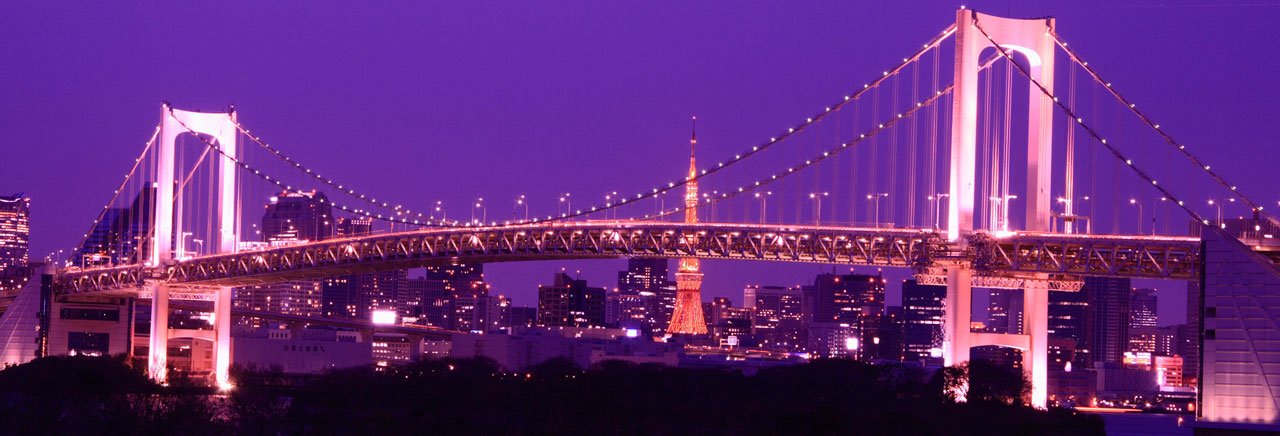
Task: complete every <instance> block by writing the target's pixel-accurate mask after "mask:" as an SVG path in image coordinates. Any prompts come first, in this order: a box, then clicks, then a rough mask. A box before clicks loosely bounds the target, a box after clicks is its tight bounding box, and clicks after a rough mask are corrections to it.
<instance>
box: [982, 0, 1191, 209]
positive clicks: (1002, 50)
mask: <svg viewBox="0 0 1280 436" xmlns="http://www.w3.org/2000/svg"><path fill="white" fill-rule="evenodd" d="M973 27H974V28H976V29H978V32H980V33H982V36H984V37H986V38H987V41H990V42H991V45H992V46H994V47H995V48H996V51H997V52H999V53H1000V55H1001V56H1003V57H1004V58H1005V59H1007V60H1008V61H1009V63H1011V64H1013V66H1014V67H1015V68H1017V69H1018V72H1019V73H1020V74H1022V76H1023V77H1026V78H1027V80H1030V81H1031V83H1032V84H1034V85H1035V86H1036V88H1037V89H1039V90H1040V93H1042V94H1044V95H1045V97H1046V98H1048V99H1049V100H1052V101H1053V104H1054V105H1056V106H1058V108H1060V109H1062V111H1063V112H1064V113H1066V114H1067V116H1069V117H1071V119H1072V120H1076V124H1079V125H1080V127H1081V128H1083V129H1084V130H1085V132H1087V133H1088V134H1089V136H1090V137H1092V138H1093V139H1094V141H1097V142H1098V143H1099V144H1102V146H1103V147H1106V148H1107V150H1108V151H1110V152H1111V155H1112V156H1115V157H1116V159H1119V160H1120V162H1121V163H1124V164H1125V165H1126V166H1128V167H1129V168H1130V169H1132V170H1133V171H1134V173H1136V174H1137V175H1138V177H1139V178H1141V179H1142V180H1144V181H1146V182H1147V183H1150V184H1151V186H1154V187H1155V188H1156V190H1157V191H1160V193H1161V194H1164V196H1166V197H1168V198H1169V200H1171V201H1173V202H1175V203H1176V204H1177V205H1178V207H1179V208H1182V210H1183V211H1184V212H1186V213H1187V214H1188V215H1191V217H1192V218H1194V219H1195V220H1196V221H1198V222H1204V221H1205V220H1204V218H1203V217H1201V216H1200V214H1199V213H1196V211H1194V210H1192V209H1191V207H1190V206H1187V205H1186V203H1184V202H1183V201H1182V200H1178V198H1177V197H1176V196H1174V195H1173V193H1172V192H1169V190H1168V189H1166V188H1165V187H1164V186H1161V185H1160V184H1159V183H1156V180H1155V179H1153V178H1151V176H1149V175H1147V173H1146V172H1145V171H1143V170H1142V169H1141V168H1139V167H1138V166H1137V165H1134V164H1133V160H1131V159H1129V158H1126V157H1125V156H1124V154H1123V153H1121V152H1120V150H1118V149H1116V147H1114V146H1113V145H1112V144H1110V143H1108V142H1107V141H1106V140H1105V139H1103V138H1102V135H1101V134H1099V133H1098V131H1097V130H1094V129H1093V127H1091V126H1089V125H1088V124H1085V123H1084V121H1083V118H1080V117H1078V116H1076V113H1075V111H1073V110H1071V108H1070V107H1068V106H1067V105H1066V103H1063V102H1062V101H1059V99H1058V98H1057V97H1056V96H1054V95H1053V92H1050V91H1049V90H1048V89H1047V88H1045V87H1044V85H1043V84H1041V83H1040V81H1038V80H1036V79H1035V78H1034V77H1032V76H1031V73H1030V72H1029V71H1027V70H1026V68H1024V67H1023V66H1022V65H1021V64H1018V63H1017V62H1015V61H1014V59H1013V55H1011V54H1009V50H1008V49H1006V48H1005V47H1004V46H1002V45H1000V44H999V43H997V42H996V40H995V39H993V38H992V37H991V35H990V34H988V33H987V31H986V30H985V29H983V28H982V24H981V23H980V22H979V21H978V19H977V18H976V17H975V18H974V21H973Z"/></svg>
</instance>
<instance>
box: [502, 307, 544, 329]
mask: <svg viewBox="0 0 1280 436" xmlns="http://www.w3.org/2000/svg"><path fill="white" fill-rule="evenodd" d="M507 312H508V313H509V314H510V315H509V320H510V321H509V322H508V324H509V325H510V326H511V329H512V331H518V330H519V329H521V328H529V327H533V326H536V325H538V308H536V307H525V306H510V307H508V308H507Z"/></svg>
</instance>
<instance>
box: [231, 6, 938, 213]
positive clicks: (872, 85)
mask: <svg viewBox="0 0 1280 436" xmlns="http://www.w3.org/2000/svg"><path fill="white" fill-rule="evenodd" d="M954 33H955V25H951V26H949V27H947V28H946V29H944V30H943V31H942V32H940V33H939V34H938V35H937V36H935V37H934V38H932V39H930V40H929V41H928V42H926V43H925V44H923V45H922V46H921V48H920V49H919V50H917V51H916V52H915V53H913V54H912V55H911V56H908V57H905V58H903V59H902V62H901V63H899V64H897V65H895V66H894V67H893V68H889V69H887V70H884V71H883V72H882V74H881V76H880V77H878V78H876V79H875V80H874V81H871V82H868V83H865V84H863V85H862V88H861V89H859V90H858V91H856V92H854V93H852V94H849V95H846V96H844V98H843V99H842V100H840V101H838V102H837V103H835V104H833V105H831V106H827V107H825V108H824V109H823V110H822V111H821V112H819V113H817V114H815V115H813V116H811V117H808V118H806V119H805V120H804V121H802V122H801V123H799V124H797V125H796V126H794V127H791V128H788V129H787V131H785V132H783V133H781V134H779V135H777V136H774V137H771V138H769V140H768V141H766V142H764V143H763V144H760V145H756V146H752V147H751V148H750V149H748V150H744V151H742V152H741V153H737V154H735V155H734V156H733V157H732V158H730V159H727V160H723V161H720V162H718V163H716V164H714V165H711V166H709V167H707V168H704V169H701V170H699V171H697V174H696V175H695V176H694V177H692V178H688V179H682V180H678V181H672V182H669V183H667V184H666V186H665V187H661V186H660V187H655V188H653V189H651V190H650V191H648V192H639V193H636V194H635V195H632V196H619V197H618V198H619V200H618V201H616V202H613V201H610V202H605V203H602V204H597V205H593V206H590V207H587V208H582V209H576V210H570V211H566V212H565V213H561V214H560V215H559V216H555V215H547V216H546V218H544V219H542V218H536V217H535V218H532V219H528V220H515V221H514V222H515V223H526V222H539V221H556V220H563V219H571V218H576V217H580V216H585V215H588V214H592V213H596V212H602V211H606V210H609V209H614V208H617V207H622V206H625V205H628V204H632V203H634V202H636V201H639V200H644V199H647V198H652V197H654V196H657V195H661V194H663V193H666V192H667V191H671V190H674V189H677V188H680V187H682V186H684V184H685V183H688V182H690V181H694V180H700V179H701V178H702V177H705V176H707V175H711V174H714V173H715V172H717V171H720V170H722V169H724V168H727V167H729V166H730V165H733V164H734V163H738V162H741V161H743V160H745V159H747V158H749V157H751V156H754V155H756V154H759V153H761V152H763V151H765V150H767V149H769V148H770V147H772V146H774V145H776V144H778V143H781V142H783V141H785V140H786V139H787V138H789V137H791V136H793V135H796V134H799V133H800V132H802V131H804V130H805V129H806V128H808V127H810V126H812V125H814V124H816V123H818V122H820V121H822V119H824V118H826V117H827V116H828V115H830V114H832V113H834V112H837V111H839V110H840V109H841V108H842V107H844V106H845V105H848V104H850V103H852V102H855V101H858V100H859V98H860V97H862V96H863V95H864V94H866V93H868V92H870V91H872V90H875V89H877V88H878V87H879V86H880V85H882V84H883V83H885V82H886V81H888V79H890V78H892V77H894V76H896V75H897V74H898V73H899V72H901V71H903V70H904V69H906V68H907V67H908V66H910V65H911V64H913V63H914V62H916V61H918V60H919V59H920V58H921V57H923V56H924V55H925V54H926V53H928V52H929V51H930V50H932V49H935V48H937V47H938V46H939V45H940V44H941V43H942V42H944V41H946V39H947V38H948V37H950V36H951V35H953V34H954ZM236 128H237V129H239V130H240V132H241V133H244V134H245V135H246V136H248V137H249V138H250V139H252V140H253V141H254V142H255V143H257V144H258V145H259V146H261V147H262V148H263V149H265V150H267V151H269V152H271V153H272V154H273V155H275V156H276V157H278V158H280V159H283V160H284V161H285V162H287V163H288V164H289V165H290V166H292V167H294V168H295V169H297V170H299V171H301V172H303V173H304V174H306V175H308V176H310V177H311V178H314V179H315V180H317V181H319V182H321V183H323V184H325V185H328V186H331V187H333V188H336V189H338V190H339V191H341V192H343V193H345V194H347V195H351V196H353V197H356V198H358V199H360V200H361V201H363V202H365V203H368V204H369V205H371V206H374V207H380V208H385V209H389V210H391V211H392V212H393V213H394V214H395V216H394V217H390V216H388V217H382V216H381V215H377V216H374V215H370V214H367V213H366V214H364V215H365V216H369V217H373V218H377V219H381V220H386V221H391V222H397V223H405V224H415V225H438V226H456V225H458V223H457V222H456V221H455V222H453V223H449V222H444V221H439V222H435V223H432V222H430V221H425V222H424V221H423V220H421V218H423V217H426V216H427V215H424V214H423V213H421V212H414V211H412V210H410V209H407V208H404V207H402V206H401V205H395V206H394V207H393V206H391V205H390V204H389V203H387V202H378V201H377V199H376V198H374V197H372V196H368V195H364V194H361V193H359V191H356V190H355V189H352V188H349V187H348V186H347V185H344V184H339V183H337V182H336V181H334V180H333V179H330V178H327V177H324V176H322V175H320V174H319V172H316V171H313V170H312V169H311V168H308V167H306V166H304V165H302V164H301V163H300V162H298V161H297V160H294V159H293V158H291V157H289V156H288V155H286V154H284V153H283V152H281V151H280V150H279V149H278V148H276V147H274V146H271V145H270V144H269V143H267V142H266V141H264V140H263V139H262V138H261V137H259V136H257V135H254V134H253V133H252V132H251V131H250V130H249V129H247V128H245V127H244V126H242V125H240V124H239V123H238V122H237V123H236ZM268 181H269V182H273V183H275V184H276V185H281V186H283V185H282V184H281V183H279V182H278V181H271V180H268ZM343 210H348V209H343ZM348 211H354V210H348ZM356 213H359V212H356ZM405 216H409V217H413V216H416V217H417V218H419V219H416V220H410V219H408V218H404V217H405ZM510 222H512V221H507V223H510ZM492 224H496V223H492ZM465 225H471V223H466V224H465Z"/></svg>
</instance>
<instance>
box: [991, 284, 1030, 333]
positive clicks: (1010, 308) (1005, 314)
mask: <svg viewBox="0 0 1280 436" xmlns="http://www.w3.org/2000/svg"><path fill="white" fill-rule="evenodd" d="M988 295H989V298H988V300H987V322H986V326H987V330H988V331H990V332H992V333H1010V334H1019V333H1021V332H1022V290H1021V289H991V290H990V291H989V293H988Z"/></svg>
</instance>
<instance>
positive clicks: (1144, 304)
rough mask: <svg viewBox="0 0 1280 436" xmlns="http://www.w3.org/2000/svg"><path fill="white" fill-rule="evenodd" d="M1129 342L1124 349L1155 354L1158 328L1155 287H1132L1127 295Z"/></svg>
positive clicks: (1158, 338) (1157, 342) (1158, 333)
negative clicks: (1131, 290)
mask: <svg viewBox="0 0 1280 436" xmlns="http://www.w3.org/2000/svg"><path fill="white" fill-rule="evenodd" d="M1129 313H1130V317H1129V344H1128V346H1127V348H1126V349H1125V351H1130V352H1133V353H1151V354H1157V353H1156V348H1157V346H1158V344H1159V342H1160V328H1159V327H1156V294H1155V289H1134V290H1133V292H1132V293H1131V294H1130V296H1129Z"/></svg>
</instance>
